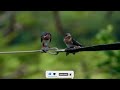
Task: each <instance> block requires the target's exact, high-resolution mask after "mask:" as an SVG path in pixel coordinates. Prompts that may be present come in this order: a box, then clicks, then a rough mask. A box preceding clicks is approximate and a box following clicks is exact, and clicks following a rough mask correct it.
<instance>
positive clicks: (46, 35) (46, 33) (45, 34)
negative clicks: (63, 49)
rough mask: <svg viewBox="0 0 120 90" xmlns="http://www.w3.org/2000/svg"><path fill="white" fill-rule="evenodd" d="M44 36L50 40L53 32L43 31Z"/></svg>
mask: <svg viewBox="0 0 120 90" xmlns="http://www.w3.org/2000/svg"><path fill="white" fill-rule="evenodd" d="M42 38H43V39H44V40H49V39H50V38H51V34H50V33H49V32H43V33H42Z"/></svg>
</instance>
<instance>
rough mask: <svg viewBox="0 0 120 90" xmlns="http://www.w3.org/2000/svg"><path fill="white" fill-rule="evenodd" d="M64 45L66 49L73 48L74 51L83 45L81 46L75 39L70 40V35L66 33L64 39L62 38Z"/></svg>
mask: <svg viewBox="0 0 120 90" xmlns="http://www.w3.org/2000/svg"><path fill="white" fill-rule="evenodd" d="M64 43H65V44H66V46H67V49H69V48H74V49H78V48H81V47H83V45H81V44H80V43H79V42H78V41H76V40H75V39H73V38H72V36H71V34H70V33H66V34H65V37H64ZM73 54H75V53H73ZM67 55H69V52H67V53H66V56H67Z"/></svg>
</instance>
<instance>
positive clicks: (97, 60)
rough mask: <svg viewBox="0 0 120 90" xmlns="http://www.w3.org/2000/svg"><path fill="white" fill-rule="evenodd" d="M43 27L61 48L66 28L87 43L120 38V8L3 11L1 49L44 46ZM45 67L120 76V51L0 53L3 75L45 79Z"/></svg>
mask: <svg viewBox="0 0 120 90" xmlns="http://www.w3.org/2000/svg"><path fill="white" fill-rule="evenodd" d="M44 31H47V32H50V33H51V34H52V42H51V44H50V46H51V47H58V48H60V49H62V48H66V46H65V44H64V42H63V38H64V36H63V33H66V32H70V33H71V34H72V36H73V37H74V38H75V39H76V40H77V41H79V42H80V43H82V44H83V45H84V46H91V45H97V44H109V43H114V42H119V41H120V37H119V32H120V12H119V11H0V51H1V52H3V51H17V50H20V51H21V50H23V51H24V50H37V49H41V42H40V35H41V33H42V32H44ZM46 70H73V71H74V72H75V77H74V79H120V51H96V52H79V53H77V54H76V55H72V54H70V55H69V56H66V54H65V53H60V54H58V55H50V54H47V53H46V54H44V53H20V54H0V78H5V79H7V78H8V79H9V78H12V79H46V78H45V71H46Z"/></svg>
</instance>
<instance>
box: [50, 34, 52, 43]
mask: <svg viewBox="0 0 120 90" xmlns="http://www.w3.org/2000/svg"><path fill="white" fill-rule="evenodd" d="M51 40H52V35H51V34H50V42H51Z"/></svg>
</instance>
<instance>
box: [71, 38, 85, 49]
mask: <svg viewBox="0 0 120 90" xmlns="http://www.w3.org/2000/svg"><path fill="white" fill-rule="evenodd" d="M72 42H73V44H74V45H77V46H81V47H83V45H82V44H80V43H79V42H78V41H76V40H75V39H72Z"/></svg>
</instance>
